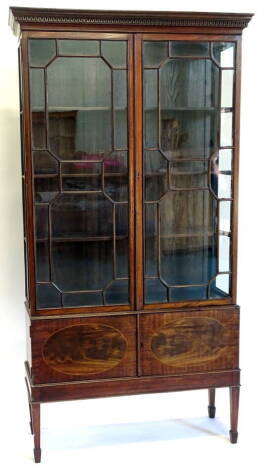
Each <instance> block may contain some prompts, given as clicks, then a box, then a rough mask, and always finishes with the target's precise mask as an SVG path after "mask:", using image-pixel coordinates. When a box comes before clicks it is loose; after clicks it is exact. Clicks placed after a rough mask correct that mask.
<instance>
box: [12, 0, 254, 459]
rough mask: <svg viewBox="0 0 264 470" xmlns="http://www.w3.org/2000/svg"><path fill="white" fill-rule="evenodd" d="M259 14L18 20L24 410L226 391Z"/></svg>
mask: <svg viewBox="0 0 264 470" xmlns="http://www.w3.org/2000/svg"><path fill="white" fill-rule="evenodd" d="M251 16H252V15H251V14H237V13H235V14H234V13H233V14H231V13H230V14H229V13H191V12H188V13H184V12H131V11H127V12H113V11H101V12H99V11H84V10H72V11H70V10H55V9H47V10H46V9H45V10H43V9H31V8H17V7H11V9H10V25H11V27H12V29H13V31H14V33H15V34H16V35H17V36H18V38H19V66H20V97H21V99H20V116H21V142H22V143H21V154H22V187H23V201H24V243H25V279H26V304H25V305H26V317H27V337H28V352H27V360H26V363H25V364H26V384H27V389H28V396H29V408H30V416H31V421H30V423H31V430H32V433H33V434H34V455H35V461H36V462H39V461H40V453H41V450H40V404H42V403H46V402H51V401H61V400H74V399H81V398H95V397H108V396H109V397H110V396H117V395H128V394H140V393H151V392H169V391H177V390H190V389H201V388H203V389H208V390H209V407H208V409H209V416H210V417H211V418H213V417H214V415H215V389H216V388H217V387H229V388H230V410H231V430H230V440H231V442H232V443H235V442H236V441H237V419H238V401H239V386H240V369H239V357H238V352H239V307H238V306H237V305H236V278H237V267H236V262H237V196H238V157H239V154H238V152H239V100H240V72H241V71H240V65H241V33H242V29H243V28H244V27H245V26H247V24H248V22H249V20H250V18H251Z"/></svg>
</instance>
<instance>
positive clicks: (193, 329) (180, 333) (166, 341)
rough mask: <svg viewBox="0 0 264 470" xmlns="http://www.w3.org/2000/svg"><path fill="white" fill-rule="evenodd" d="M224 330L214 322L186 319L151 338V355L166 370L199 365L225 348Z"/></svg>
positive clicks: (217, 355) (166, 326) (192, 318)
mask: <svg viewBox="0 0 264 470" xmlns="http://www.w3.org/2000/svg"><path fill="white" fill-rule="evenodd" d="M225 333H226V329H225V327H224V326H223V325H222V324H221V323H220V322H219V321H217V320H215V319H214V318H208V317H199V318H195V317H189V318H187V317H186V318H182V319H179V320H175V321H172V322H170V323H167V324H165V325H163V326H162V327H161V328H160V329H159V330H157V331H156V332H155V333H154V335H153V336H152V338H151V351H152V352H153V354H154V355H155V357H156V358H157V359H158V360H159V361H160V362H162V363H163V364H166V365H167V366H177V367H178V366H183V367H184V366H188V365H199V364H202V363H205V362H209V361H212V360H215V359H217V358H218V357H219V356H220V355H221V354H223V352H224V349H225V348H226V339H225Z"/></svg>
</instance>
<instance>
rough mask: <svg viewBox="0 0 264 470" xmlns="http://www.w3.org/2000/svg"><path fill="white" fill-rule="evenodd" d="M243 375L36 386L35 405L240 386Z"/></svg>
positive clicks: (231, 373) (232, 372)
mask: <svg viewBox="0 0 264 470" xmlns="http://www.w3.org/2000/svg"><path fill="white" fill-rule="evenodd" d="M239 381H240V371H239V369H237V370H230V371H218V372H207V373H196V374H194V373H193V374H186V375H174V376H170V377H160V376H156V377H134V378H133V377H131V378H123V379H112V380H97V381H90V382H79V383H71V384H69V383H65V384H54V385H52V384H51V385H43V386H33V387H32V389H31V393H32V400H33V401H34V402H42V403H44V402H50V401H65V400H78V399H85V398H100V397H114V396H124V395H139V394H142V393H162V392H175V391H181V390H193V389H202V388H209V387H227V386H231V387H232V386H235V385H239Z"/></svg>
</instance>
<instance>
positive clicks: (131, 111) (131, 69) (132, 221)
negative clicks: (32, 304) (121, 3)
mask: <svg viewBox="0 0 264 470" xmlns="http://www.w3.org/2000/svg"><path fill="white" fill-rule="evenodd" d="M127 70H128V91H127V93H128V145H129V194H130V196H129V276H130V284H129V285H130V288H129V291H130V304H131V308H132V309H134V308H135V277H136V273H135V181H134V175H135V136H134V133H135V126H134V102H135V93H134V41H133V35H132V34H130V35H129V37H128V69H127Z"/></svg>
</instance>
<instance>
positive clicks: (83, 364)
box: [43, 323, 127, 375]
mask: <svg viewBox="0 0 264 470" xmlns="http://www.w3.org/2000/svg"><path fill="white" fill-rule="evenodd" d="M126 351H127V341H126V339H125V337H124V336H123V334H122V333H121V332H120V331H119V330H117V329H115V328H113V327H111V326H108V325H103V324H96V323H91V324H89V325H74V326H70V327H68V328H64V329H62V330H59V331H57V332H56V333H54V334H53V335H52V336H50V338H48V340H47V341H46V343H45V345H44V348H43V357H44V360H45V362H46V363H47V364H48V365H49V366H50V367H51V368H52V369H55V370H56V371H58V372H63V373H64V374H70V375H89V374H98V373H101V372H104V371H106V370H109V369H112V368H113V367H115V366H117V365H118V364H119V363H120V362H121V361H122V359H123V358H124V356H125V354H126Z"/></svg>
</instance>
